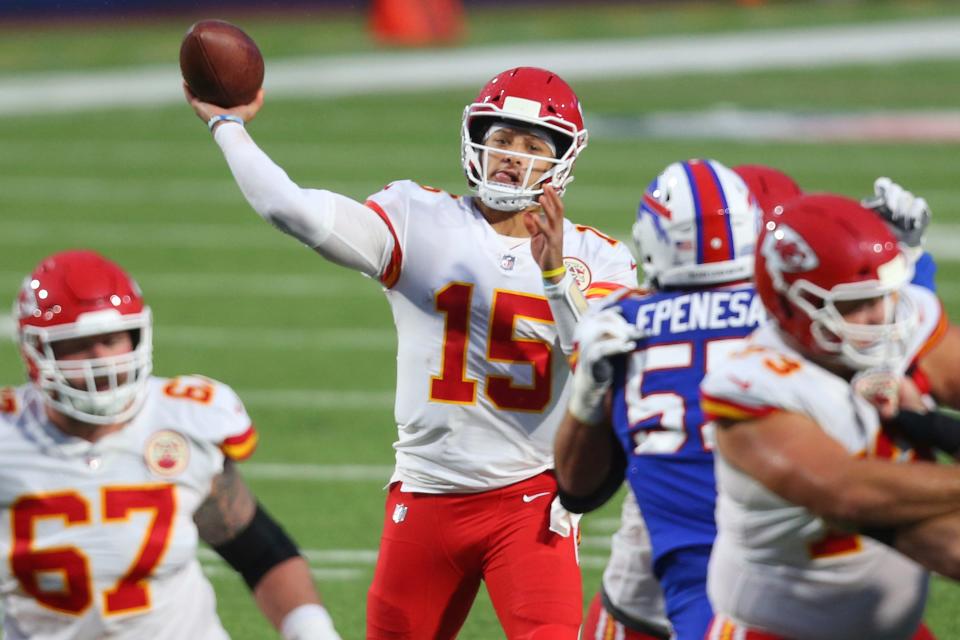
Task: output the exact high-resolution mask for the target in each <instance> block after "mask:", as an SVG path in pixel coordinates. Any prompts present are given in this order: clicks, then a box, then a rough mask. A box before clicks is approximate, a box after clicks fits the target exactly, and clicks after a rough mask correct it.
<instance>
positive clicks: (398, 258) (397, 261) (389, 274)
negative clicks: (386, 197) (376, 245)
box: [366, 200, 403, 289]
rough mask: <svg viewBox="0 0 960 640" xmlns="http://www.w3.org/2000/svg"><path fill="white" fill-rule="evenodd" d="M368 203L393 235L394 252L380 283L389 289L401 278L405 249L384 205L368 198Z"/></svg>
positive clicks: (381, 275)
mask: <svg viewBox="0 0 960 640" xmlns="http://www.w3.org/2000/svg"><path fill="white" fill-rule="evenodd" d="M366 205H367V206H368V207H369V208H370V209H371V210H372V211H373V212H374V213H375V214H377V215H378V216H380V219H381V220H383V222H384V224H386V225H387V229H389V230H390V235H392V236H393V253H392V254H391V255H390V262H389V264H387V267H386V268H385V269H384V270H383V273H381V274H380V283H381V284H382V285H383V286H385V287H386V288H387V289H392V288H393V286H394V285H395V284H397V280H399V279H400V268H401V267H402V266H403V250H402V249H401V248H400V239H399V238H398V237H397V232H396V231H395V230H394V229H393V223H392V222H390V217H389V216H388V215H387V212H386V211H384V210H383V207H381V206H380V205H379V204H377V203H376V202H374V201H373V200H367V202H366Z"/></svg>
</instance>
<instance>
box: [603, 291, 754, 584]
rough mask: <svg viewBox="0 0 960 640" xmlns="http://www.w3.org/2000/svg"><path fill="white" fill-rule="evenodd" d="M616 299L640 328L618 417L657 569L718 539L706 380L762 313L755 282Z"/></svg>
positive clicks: (620, 377)
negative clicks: (702, 394) (678, 553)
mask: <svg viewBox="0 0 960 640" xmlns="http://www.w3.org/2000/svg"><path fill="white" fill-rule="evenodd" d="M611 304H614V305H615V306H616V307H618V308H619V310H620V312H621V313H622V314H623V316H624V317H625V318H626V319H627V321H629V322H631V323H633V324H635V325H636V326H637V327H638V328H639V329H640V330H641V331H642V334H643V337H642V338H641V339H640V340H639V341H638V344H637V349H636V350H635V351H634V352H633V353H630V354H628V355H627V357H626V358H625V359H624V360H623V362H621V363H618V366H617V368H616V377H615V380H614V388H613V412H612V419H613V425H614V429H615V431H616V434H617V437H618V439H619V441H620V443H621V444H622V446H623V448H624V451H625V452H626V455H627V479H628V480H629V482H630V485H631V488H632V489H633V491H634V493H635V495H636V498H637V503H638V504H639V506H640V511H641V512H642V513H643V517H644V520H645V521H646V523H647V526H648V528H649V530H650V539H651V542H652V546H653V558H654V569H655V571H656V573H657V574H658V576H660V575H662V573H663V567H658V565H657V563H658V561H659V560H660V559H661V558H663V557H664V555H666V554H668V553H670V552H671V551H674V550H676V549H682V548H688V547H694V546H701V545H707V546H709V545H711V544H713V539H714V537H715V536H716V526H715V524H714V503H715V499H716V485H715V482H714V475H713V454H712V442H711V441H712V438H711V436H710V433H708V432H707V431H706V425H705V422H706V421H705V420H704V417H703V413H702V412H701V410H700V398H699V388H700V381H701V379H702V378H703V377H704V375H705V374H706V371H707V369H708V368H709V367H710V366H711V365H712V364H713V363H718V362H720V361H722V360H723V359H725V357H726V356H727V354H729V353H730V352H731V351H733V350H736V349H737V348H739V347H740V346H742V343H743V339H744V338H745V337H746V336H747V335H748V334H749V333H751V332H752V331H753V330H754V329H755V328H756V327H757V326H759V324H760V323H761V322H762V321H763V319H764V317H765V316H764V311H763V306H762V304H761V302H760V298H759V297H757V296H756V295H755V293H754V290H753V287H752V286H751V285H749V284H738V285H729V286H725V287H715V288H706V289H699V290H689V289H688V290H684V291H662V292H656V293H643V292H639V291H634V292H631V293H629V294H626V295H625V296H623V297H622V298H620V299H618V300H616V302H613V303H611Z"/></svg>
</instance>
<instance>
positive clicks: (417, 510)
mask: <svg viewBox="0 0 960 640" xmlns="http://www.w3.org/2000/svg"><path fill="white" fill-rule="evenodd" d="M556 491H557V483H556V480H554V478H553V475H552V474H550V473H543V474H540V475H538V476H535V477H533V478H530V479H528V480H525V481H523V482H518V483H517V484H513V485H510V486H508V487H504V488H501V489H495V490H492V491H485V492H482V493H474V494H428V493H407V492H404V491H401V490H400V485H399V483H394V484H393V485H391V487H390V492H389V494H388V496H387V505H386V512H385V517H384V521H383V534H382V536H381V539H380V554H379V557H378V558H377V568H376V571H375V572H374V576H373V584H371V585H370V591H369V592H368V593H367V638H374V639H376V638H383V639H390V640H395V639H399V638H410V639H417V640H420V639H425V638H453V637H455V636H456V634H457V632H458V631H459V630H460V627H461V626H463V622H464V620H465V619H466V617H467V613H468V612H469V611H470V606H471V605H472V604H473V600H474V598H475V597H476V595H477V590H478V589H479V587H480V581H481V580H483V581H484V582H486V585H487V591H488V593H489V594H490V600H491V601H492V602H493V606H494V608H495V609H496V612H497V617H498V618H499V619H500V624H501V625H502V626H503V629H504V632H505V633H506V636H507V638H510V639H511V640H513V639H518V640H519V639H529V640H576V638H577V634H578V631H579V628H580V620H581V616H582V604H581V603H582V597H583V596H582V591H581V585H580V567H579V566H578V564H577V556H576V539H575V538H576V535H571V536H569V537H566V538H563V537H560V536H559V535H557V534H555V533H553V532H551V531H550V530H549V528H548V526H549V522H550V503H551V502H552V500H553V498H554V496H555V495H556Z"/></svg>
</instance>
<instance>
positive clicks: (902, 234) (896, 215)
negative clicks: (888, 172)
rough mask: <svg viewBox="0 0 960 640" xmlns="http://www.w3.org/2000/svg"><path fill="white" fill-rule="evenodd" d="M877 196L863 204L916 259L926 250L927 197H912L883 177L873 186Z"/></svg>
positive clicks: (928, 211) (928, 217) (928, 222)
mask: <svg viewBox="0 0 960 640" xmlns="http://www.w3.org/2000/svg"><path fill="white" fill-rule="evenodd" d="M873 191H874V196H873V197H872V198H866V199H864V200H863V202H862V204H863V206H865V207H866V208H868V209H873V210H874V211H876V212H877V214H878V215H879V216H880V217H881V218H883V219H884V220H885V221H886V222H887V224H888V225H889V226H890V229H891V230H892V231H893V233H894V235H896V236H897V240H899V241H900V243H901V244H902V245H903V246H904V248H906V249H908V250H909V253H911V254H913V255H911V257H912V258H913V259H916V258H918V257H919V254H920V252H921V251H922V250H923V240H924V237H925V236H926V233H927V227H928V226H929V225H930V217H931V213H930V207H929V206H928V205H927V201H926V200H925V199H924V198H920V197H917V196H915V195H913V193H912V192H910V191H907V190H906V189H904V188H903V187H902V186H900V185H899V184H897V183H896V182H894V181H893V180H891V179H890V178H887V177H883V178H877V179H876V181H875V182H874V183H873Z"/></svg>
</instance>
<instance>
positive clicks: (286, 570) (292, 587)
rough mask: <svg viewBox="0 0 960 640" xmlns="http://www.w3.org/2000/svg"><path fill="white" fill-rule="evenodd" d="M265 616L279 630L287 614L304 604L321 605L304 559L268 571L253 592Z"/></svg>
mask: <svg viewBox="0 0 960 640" xmlns="http://www.w3.org/2000/svg"><path fill="white" fill-rule="evenodd" d="M253 599H254V601H256V603H257V606H258V607H259V608H260V611H261V612H262V613H263V615H264V616H265V617H266V618H267V620H269V621H270V624H272V625H273V626H274V627H275V628H276V629H278V630H279V629H280V628H281V626H282V623H283V619H284V618H285V617H286V615H287V614H288V613H290V612H291V611H293V610H294V609H295V608H297V607H299V606H300V605H303V604H320V598H319V597H318V596H317V592H316V589H315V588H314V586H313V578H312V577H311V575H310V566H309V565H308V564H307V561H306V560H305V559H304V558H303V557H302V556H296V557H294V558H289V559H287V560H284V561H283V562H281V563H280V564H278V565H276V566H275V567H273V568H272V569H271V570H270V571H268V572H267V573H266V574H265V575H264V576H263V577H262V578H261V579H260V581H259V582H258V583H257V586H256V588H254V590H253Z"/></svg>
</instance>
